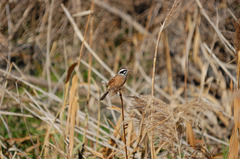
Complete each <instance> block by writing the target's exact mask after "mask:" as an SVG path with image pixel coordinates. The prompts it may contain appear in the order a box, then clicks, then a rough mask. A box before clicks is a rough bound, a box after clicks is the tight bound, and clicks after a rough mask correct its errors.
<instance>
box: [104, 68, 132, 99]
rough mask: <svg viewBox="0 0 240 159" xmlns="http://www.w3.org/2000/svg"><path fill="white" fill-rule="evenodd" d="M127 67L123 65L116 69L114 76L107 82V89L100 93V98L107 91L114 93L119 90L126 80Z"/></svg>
mask: <svg viewBox="0 0 240 159" xmlns="http://www.w3.org/2000/svg"><path fill="white" fill-rule="evenodd" d="M127 74H128V69H126V68H125V67H123V68H121V69H120V70H119V71H118V74H117V75H116V76H114V77H113V78H112V79H111V80H110V81H109V82H108V84H107V87H108V90H107V91H106V92H105V93H104V94H103V95H102V97H101V98H100V100H104V99H105V98H106V96H107V95H108V93H109V92H112V93H113V94H116V93H117V92H119V91H120V89H121V87H122V86H123V85H124V83H125V82H126V80H127Z"/></svg>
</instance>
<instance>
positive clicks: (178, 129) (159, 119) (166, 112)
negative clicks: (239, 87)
mask: <svg viewBox="0 0 240 159" xmlns="http://www.w3.org/2000/svg"><path fill="white" fill-rule="evenodd" d="M130 98H131V99H132V100H131V101H132V104H131V106H129V107H128V114H129V117H130V118H129V120H130V121H133V125H134V127H135V131H136V134H137V135H138V136H139V138H140V139H138V140H139V141H140V142H139V143H138V145H139V146H140V147H141V148H142V149H138V152H139V151H140V152H143V150H144V149H145V148H146V149H147V147H146V145H145V146H144V138H145V137H147V136H151V135H152V136H153V137H154V144H155V145H156V147H158V148H162V149H164V150H166V151H167V152H168V153H169V154H170V155H171V156H175V157H176V156H179V155H180V156H181V154H182V153H183V152H184V154H185V155H186V156H191V155H192V154H193V153H196V154H195V157H201V158H202V157H203V158H204V157H205V156H206V155H207V156H209V155H210V154H209V153H208V152H206V151H201V150H205V146H206V145H204V144H203V143H204V142H203V138H202V136H199V137H200V138H201V140H202V141H199V143H198V144H197V145H196V147H191V146H190V145H188V144H186V142H182V141H181V138H182V137H186V135H185V132H186V131H185V125H186V122H188V123H190V124H192V125H193V126H194V127H197V128H199V127H200V128H203V127H204V126H203V124H202V123H203V122H204V118H207V116H206V114H207V113H210V112H214V111H216V110H217V109H219V108H216V107H215V106H214V105H211V104H210V103H207V102H204V101H197V100H194V101H191V102H187V103H185V104H166V103H164V102H163V101H161V100H160V99H157V98H155V97H152V96H147V95H142V96H139V97H136V96H131V97H130ZM166 151H165V152H166ZM190 154H191V155H190ZM164 155H167V153H164Z"/></svg>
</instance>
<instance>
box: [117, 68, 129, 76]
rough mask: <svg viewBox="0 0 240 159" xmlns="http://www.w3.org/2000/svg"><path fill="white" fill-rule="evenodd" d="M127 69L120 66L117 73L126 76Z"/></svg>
mask: <svg viewBox="0 0 240 159" xmlns="http://www.w3.org/2000/svg"><path fill="white" fill-rule="evenodd" d="M127 73H128V70H127V69H126V68H122V69H121V70H119V72H118V75H123V76H127Z"/></svg>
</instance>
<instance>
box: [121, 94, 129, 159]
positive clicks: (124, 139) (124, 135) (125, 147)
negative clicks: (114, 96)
mask: <svg viewBox="0 0 240 159" xmlns="http://www.w3.org/2000/svg"><path fill="white" fill-rule="evenodd" d="M119 94H120V99H121V105H122V122H123V125H122V126H123V127H122V128H123V142H124V149H125V155H126V159H127V158H128V155H127V146H126V134H125V128H124V109H123V98H122V92H121V90H120V91H119Z"/></svg>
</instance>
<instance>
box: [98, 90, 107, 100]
mask: <svg viewBox="0 0 240 159" xmlns="http://www.w3.org/2000/svg"><path fill="white" fill-rule="evenodd" d="M107 95H108V91H107V92H106V93H104V94H103V95H102V97H101V98H100V100H103V99H105V98H106V96H107Z"/></svg>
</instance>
